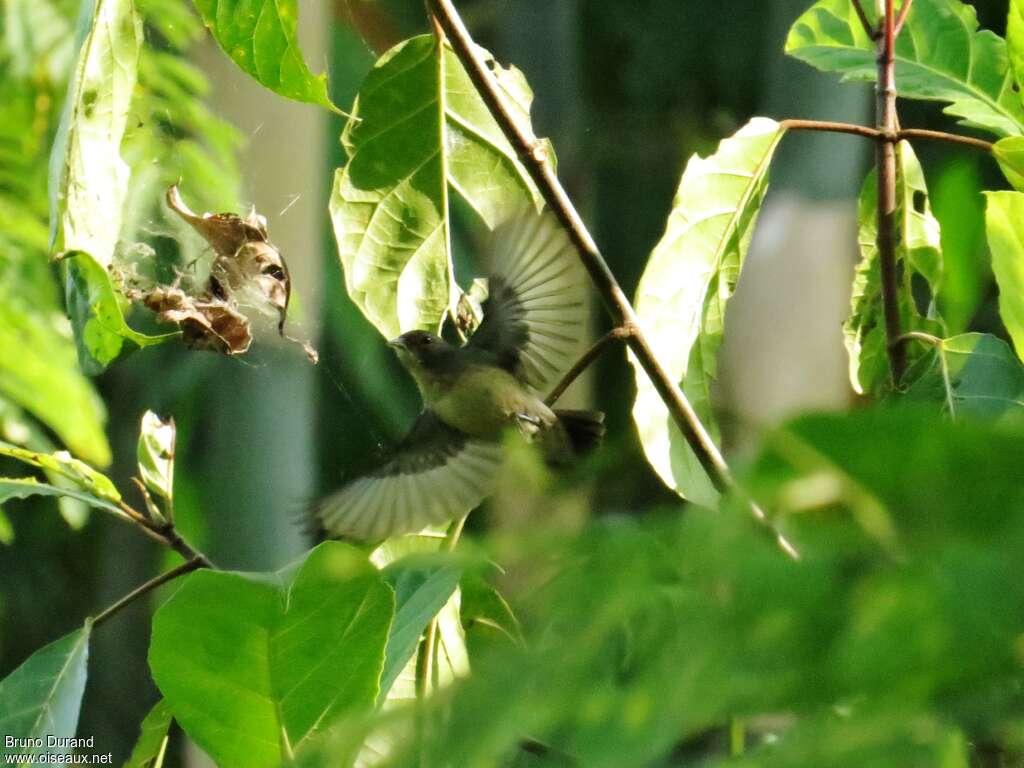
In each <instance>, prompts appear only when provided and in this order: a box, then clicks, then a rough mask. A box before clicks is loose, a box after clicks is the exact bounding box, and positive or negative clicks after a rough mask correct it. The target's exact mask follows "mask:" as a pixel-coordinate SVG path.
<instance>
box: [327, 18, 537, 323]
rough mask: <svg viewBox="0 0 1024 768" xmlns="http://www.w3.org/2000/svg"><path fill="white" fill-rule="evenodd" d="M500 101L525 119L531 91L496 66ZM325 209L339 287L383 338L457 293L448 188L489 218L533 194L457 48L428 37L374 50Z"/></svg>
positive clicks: (437, 317) (438, 311)
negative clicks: (344, 158) (376, 55)
mask: <svg viewBox="0 0 1024 768" xmlns="http://www.w3.org/2000/svg"><path fill="white" fill-rule="evenodd" d="M495 69H496V70H497V75H498V77H499V82H500V83H501V84H502V86H503V88H504V95H505V97H506V104H507V105H508V106H509V107H510V109H512V110H513V112H514V113H515V114H516V115H517V116H518V117H519V120H520V124H521V125H523V126H527V127H528V126H529V109H530V102H531V100H532V93H531V92H530V90H529V87H528V86H527V84H526V81H525V79H524V78H523V76H522V74H521V73H520V72H518V70H502V69H501V68H499V67H495ZM342 143H343V144H344V147H345V150H346V152H347V153H348V157H349V160H348V163H347V165H346V166H345V167H344V168H341V169H339V170H338V172H337V173H336V174H335V178H334V190H333V192H332V195H331V205H330V208H331V218H332V221H333V223H334V234H335V237H336V239H337V241H338V251H339V255H340V257H341V264H342V267H343V269H344V272H345V284H346V287H347V289H348V293H349V296H351V297H352V300H353V301H354V302H355V304H356V305H357V306H358V307H359V308H360V310H361V311H362V312H363V314H365V315H366V317H367V318H368V319H369V320H370V322H372V323H373V324H374V325H375V326H376V327H377V329H378V330H380V332H381V333H383V334H384V335H386V336H387V337H389V338H390V337H391V336H394V335H397V334H398V333H400V332H402V331H407V330H410V329H412V328H433V329H436V328H437V327H438V326H439V325H440V323H441V320H442V318H443V317H444V314H445V312H446V311H447V310H448V307H449V306H450V305H454V301H455V300H456V299H457V298H458V296H457V294H456V293H455V286H454V277H453V274H452V254H451V233H450V221H449V215H450V212H449V206H448V193H449V189H452V190H454V191H455V192H456V193H457V194H459V195H460V196H462V197H463V198H464V199H465V200H466V202H467V203H468V204H469V205H470V206H471V207H472V208H473V209H474V210H475V211H476V212H477V213H478V214H479V215H480V217H481V218H482V219H483V220H484V222H485V223H486V224H487V225H488V226H494V225H495V224H497V223H498V222H499V221H500V220H501V218H502V216H503V215H504V214H507V213H508V212H510V210H512V209H513V208H514V207H515V206H517V205H521V204H522V202H523V201H525V200H529V199H533V200H534V201H538V200H539V196H538V194H537V192H536V190H535V188H534V187H533V185H532V183H531V182H530V181H529V179H528V177H527V175H526V172H525V170H524V169H523V168H522V166H521V165H520V164H519V161H518V160H517V159H516V154H515V151H514V150H513V149H512V147H511V146H510V145H509V143H508V142H507V141H506V139H505V137H504V136H503V135H502V133H501V130H500V128H499V127H498V125H497V124H496V123H495V122H494V118H493V117H491V115H490V112H489V111H488V110H487V107H486V105H485V104H484V103H483V101H482V99H481V98H480V97H479V95H478V94H477V92H476V89H475V88H474V87H473V84H472V83H471V82H470V80H469V77H468V76H467V75H466V72H465V70H464V69H463V68H462V65H461V64H460V63H459V60H458V58H457V57H456V56H455V54H454V53H453V52H452V50H451V49H450V48H449V47H448V46H447V45H443V46H440V45H438V43H437V41H436V40H435V38H434V37H433V36H431V35H424V36H421V37H414V38H412V39H411V40H406V41H405V42H403V43H401V44H400V45H398V46H397V47H395V48H393V49H392V50H391V51H389V52H388V53H386V54H384V56H382V57H381V59H380V60H379V61H378V62H377V64H376V65H375V66H374V68H373V70H372V71H371V72H370V74H369V75H368V76H367V78H366V80H365V81H364V82H363V85H362V88H361V89H360V91H359V96H358V97H357V99H356V102H355V105H354V107H353V116H352V118H351V119H350V120H349V122H348V125H347V126H346V127H345V131H344V133H343V134H342Z"/></svg>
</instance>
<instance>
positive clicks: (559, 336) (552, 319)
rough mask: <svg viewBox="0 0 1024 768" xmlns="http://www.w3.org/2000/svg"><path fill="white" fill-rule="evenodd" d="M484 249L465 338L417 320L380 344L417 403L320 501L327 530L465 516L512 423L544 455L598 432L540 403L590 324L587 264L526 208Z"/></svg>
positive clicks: (379, 534)
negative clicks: (366, 468)
mask: <svg viewBox="0 0 1024 768" xmlns="http://www.w3.org/2000/svg"><path fill="white" fill-rule="evenodd" d="M491 252H492V256H493V258H492V267H491V273H490V275H489V276H488V280H487V289H488V295H487V298H486V300H485V301H484V302H483V318H482V320H481V321H480V324H479V326H478V327H477V329H476V331H475V332H474V333H473V334H472V335H471V336H470V337H469V339H468V341H466V342H465V343H464V344H462V345H456V344H452V343H449V342H448V341H445V340H444V339H442V338H441V337H439V336H437V335H435V334H433V333H429V332H427V331H422V330H414V331H408V332H407V333H403V334H402V335H401V336H399V337H398V338H396V339H392V340H391V341H389V342H388V344H389V345H390V346H391V347H393V348H394V349H395V351H396V353H397V355H398V359H399V360H400V361H401V363H402V364H403V366H404V367H405V368H406V369H407V370H408V371H409V373H410V374H411V375H412V377H413V379H414V380H415V381H416V385H417V387H418V388H419V391H420V395H421V397H422V399H423V412H422V413H421V414H420V416H419V417H418V418H417V420H416V422H415V423H414V425H413V427H412V429H411V430H410V431H409V433H408V434H407V435H406V437H405V438H404V439H403V440H402V442H401V443H400V444H399V445H398V447H397V448H396V450H395V451H394V453H393V454H392V456H391V457H390V459H389V460H387V461H386V462H385V463H384V464H383V465H382V466H380V467H379V468H377V469H376V470H374V471H372V472H370V473H369V474H366V475H364V476H362V477H357V478H355V479H354V480H352V481H351V482H349V483H348V484H347V485H345V486H344V487H342V488H341V489H340V490H338V491H336V492H335V493H334V494H332V495H330V496H328V497H327V498H326V499H324V500H323V501H322V502H321V503H320V505H319V508H318V510H317V512H318V517H319V519H320V521H321V523H322V524H323V526H324V528H325V530H326V531H327V532H328V533H329V534H331V535H334V536H345V537H348V538H353V539H359V540H364V541H377V540H381V539H384V538H388V537H390V536H395V535H398V534H401V533H410V532H413V531H419V530H422V529H423V528H425V527H427V526H429V525H440V524H443V523H446V522H449V521H451V520H454V519H457V518H460V517H462V516H464V515H466V514H468V513H469V512H470V511H471V510H472V509H474V508H475V507H476V506H478V505H479V504H480V502H481V501H483V499H484V498H485V497H486V496H487V495H488V494H489V493H490V492H491V490H492V487H493V483H494V480H495V479H496V477H497V474H498V470H499V469H500V466H501V461H502V453H503V447H502V438H503V435H504V433H505V432H506V431H507V430H509V429H510V428H512V429H516V430H518V431H519V432H521V433H522V434H523V435H525V436H526V437H527V438H528V439H530V440H531V441H533V442H535V443H536V444H537V445H539V446H540V449H541V451H542V452H543V454H544V456H545V457H546V459H547V460H548V461H549V462H550V463H552V464H563V463H565V462H567V461H569V460H571V458H572V457H573V456H575V455H577V454H579V453H582V452H583V451H585V450H587V449H588V448H590V447H592V446H593V445H594V444H596V443H597V441H598V440H599V439H600V437H601V435H602V434H603V433H604V425H603V420H604V414H602V413H600V412H596V411H568V410H557V409H556V410H553V409H551V408H549V407H548V406H547V405H546V404H545V402H544V393H545V392H546V391H547V389H548V388H549V387H550V386H551V385H552V384H553V383H554V382H556V381H557V380H558V378H559V377H560V376H562V375H563V374H564V373H565V371H566V370H568V368H569V367H570V366H571V365H572V363H573V362H574V360H575V357H576V355H577V353H578V351H579V348H580V346H581V343H582V342H583V340H584V338H585V334H586V331H587V319H588V307H587V296H586V284H587V280H586V273H585V272H584V269H583V267H582V265H581V264H580V261H579V258H578V257H577V255H576V252H575V249H574V247H573V245H572V243H571V242H570V241H569V238H568V236H567V235H566V233H565V230H564V229H562V227H561V226H560V225H559V223H558V221H557V219H555V217H554V216H553V215H552V214H551V213H550V212H549V211H547V210H545V211H544V212H542V213H538V212H537V211H536V209H534V208H532V207H529V208H526V209H523V210H521V211H519V212H517V213H516V214H514V215H513V216H511V217H509V219H508V220H507V221H505V222H504V223H503V224H501V225H499V226H498V227H496V228H495V230H494V233H493V236H492V247H491Z"/></svg>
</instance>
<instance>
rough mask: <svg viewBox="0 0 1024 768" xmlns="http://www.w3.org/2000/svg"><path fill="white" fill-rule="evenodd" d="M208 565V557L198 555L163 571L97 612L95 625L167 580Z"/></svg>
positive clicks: (93, 623) (93, 621)
mask: <svg viewBox="0 0 1024 768" xmlns="http://www.w3.org/2000/svg"><path fill="white" fill-rule="evenodd" d="M208 567H210V566H209V561H207V560H206V558H199V557H196V558H193V559H191V560H188V561H187V562H184V563H182V564H181V565H179V566H177V567H176V568H172V569H171V570H169V571H165V572H164V573H161V574H160V575H159V576H157V577H155V578H152V579H150V580H149V581H147V582H146V583H145V584H142V585H141V586H138V587H136V588H135V589H133V590H132V591H131V592H129V593H128V594H127V595H125V596H124V597H122V598H121V599H120V600H118V601H117V602H116V603H114V604H113V605H111V606H108V607H107V608H105V609H104V610H102V611H101V612H100V613H98V614H96V618H94V619H93V620H92V625H93V626H94V627H97V626H99V625H100V624H102V623H103V622H105V621H106V620H107V619H109V618H110V617H111V616H113V615H114V614H115V613H117V612H118V611H120V610H121V609H122V608H124V607H126V606H128V605H130V604H131V603H134V602H135V601H136V600H138V599H139V598H140V597H142V596H143V595H147V594H149V593H150V592H152V591H153V590H154V589H156V588H157V587H162V586H163V585H164V584H166V583H167V582H169V581H173V580H174V579H176V578H178V577H179V576H184V575H185V574H186V573H191V572H192V571H195V570H198V569H200V568H208Z"/></svg>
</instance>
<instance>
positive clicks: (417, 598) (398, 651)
mask: <svg viewBox="0 0 1024 768" xmlns="http://www.w3.org/2000/svg"><path fill="white" fill-rule="evenodd" d="M460 575H461V570H460V569H459V568H456V567H454V566H437V565H419V566H417V564H416V563H415V562H412V563H404V562H402V561H398V562H396V563H393V564H391V565H389V566H388V567H387V568H386V569H385V570H384V576H385V578H387V580H388V582H389V583H390V584H391V586H392V587H393V588H394V590H395V621H394V623H393V624H392V625H391V634H390V635H389V636H388V645H387V650H386V651H385V654H384V671H383V673H382V674H381V678H380V698H381V699H382V700H383V699H384V698H386V697H387V696H388V694H389V693H390V692H391V686H392V685H394V683H395V681H396V680H397V679H398V676H399V675H400V674H401V672H402V670H403V669H405V667H406V665H407V664H408V663H409V660H410V659H412V658H413V654H415V653H416V649H417V647H418V646H419V641H420V635H422V634H423V630H424V629H425V628H426V626H427V624H428V623H429V622H430V620H431V619H433V618H434V617H435V616H436V615H437V614H438V613H439V612H440V611H441V609H442V608H444V606H445V605H446V604H447V603H448V601H449V600H450V599H451V597H452V594H453V593H454V592H455V589H456V587H458V585H459V577H460Z"/></svg>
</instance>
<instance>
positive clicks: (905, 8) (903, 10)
mask: <svg viewBox="0 0 1024 768" xmlns="http://www.w3.org/2000/svg"><path fill="white" fill-rule="evenodd" d="M913 4H914V0H903V5H902V6H900V15H899V16H898V17H897V18H896V27H895V30H894V33H895V36H896V37H899V34H900V30H902V29H903V24H904V23H905V22H906V20H907V15H908V14H909V13H910V6H911V5H913Z"/></svg>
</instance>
